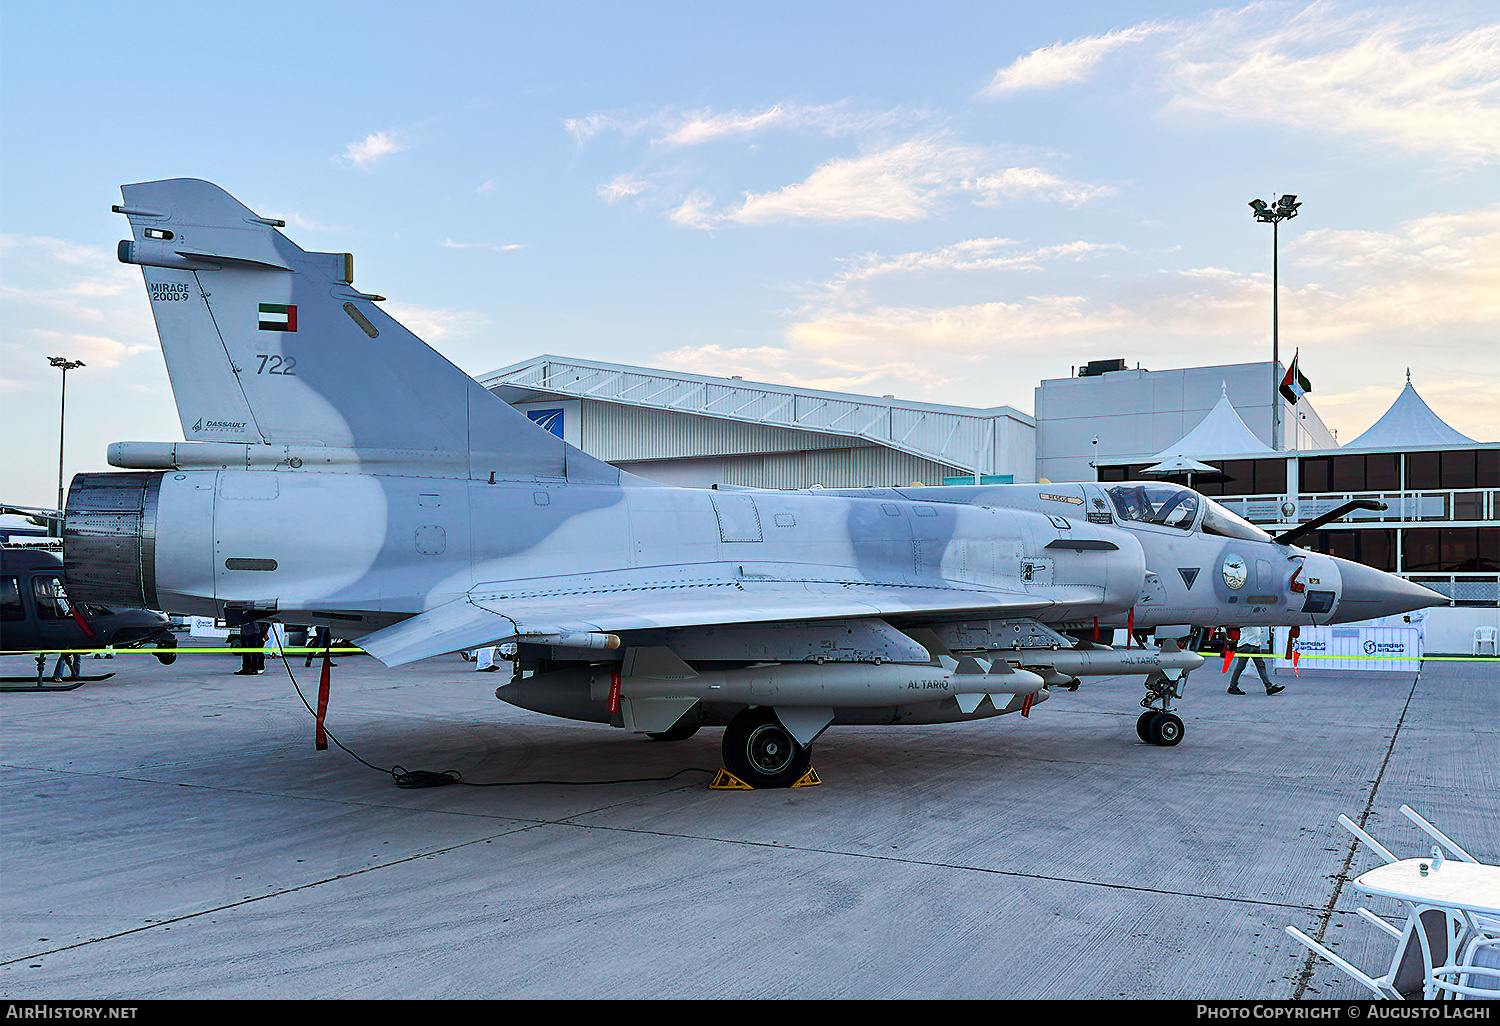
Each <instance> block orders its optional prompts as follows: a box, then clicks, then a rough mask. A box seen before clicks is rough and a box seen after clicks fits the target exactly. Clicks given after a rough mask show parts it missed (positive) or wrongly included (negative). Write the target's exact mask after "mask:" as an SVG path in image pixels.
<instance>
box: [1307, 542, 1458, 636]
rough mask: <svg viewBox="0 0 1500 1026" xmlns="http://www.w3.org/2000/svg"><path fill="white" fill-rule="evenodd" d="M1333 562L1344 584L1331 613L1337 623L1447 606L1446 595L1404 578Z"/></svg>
mask: <svg viewBox="0 0 1500 1026" xmlns="http://www.w3.org/2000/svg"><path fill="white" fill-rule="evenodd" d="M1334 563H1336V564H1337V565H1338V568H1339V576H1340V577H1341V578H1343V582H1344V589H1343V593H1342V597H1341V598H1340V599H1339V604H1338V608H1337V609H1336V610H1335V614H1334V616H1335V619H1337V620H1338V621H1339V622H1340V623H1349V622H1350V621H1352V620H1373V619H1375V618H1377V617H1381V616H1394V615H1395V614H1396V613H1407V612H1410V611H1411V610H1413V609H1424V608H1426V607H1427V606H1446V605H1447V604H1448V598H1447V596H1445V595H1439V594H1438V593H1437V592H1435V591H1433V590H1432V589H1431V588H1424V587H1422V586H1421V585H1420V584H1413V583H1412V582H1411V581H1408V580H1406V579H1405V578H1404V577H1397V576H1396V575H1395V574H1388V573H1386V572H1385V571H1384V570H1376V569H1375V568H1374V567H1369V566H1365V565H1364V564H1363V563H1354V562H1350V561H1349V560H1347V559H1338V558H1335V559H1334Z"/></svg>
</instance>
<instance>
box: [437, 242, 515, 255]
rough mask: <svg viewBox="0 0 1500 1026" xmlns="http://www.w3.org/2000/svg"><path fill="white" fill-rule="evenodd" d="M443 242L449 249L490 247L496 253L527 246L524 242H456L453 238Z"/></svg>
mask: <svg viewBox="0 0 1500 1026" xmlns="http://www.w3.org/2000/svg"><path fill="white" fill-rule="evenodd" d="M442 244H443V245H444V246H446V247H447V248H448V249H488V250H491V251H493V252H495V253H509V252H511V251H512V250H517V249H525V248H526V243H524V242H507V243H496V242H454V241H453V240H452V239H444V240H443V243H442Z"/></svg>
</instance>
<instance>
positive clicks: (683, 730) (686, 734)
mask: <svg viewBox="0 0 1500 1026" xmlns="http://www.w3.org/2000/svg"><path fill="white" fill-rule="evenodd" d="M698 727H699V723H698V721H697V720H693V721H692V722H691V723H684V722H683V721H681V720H679V721H678V722H676V723H674V724H673V725H672V726H670V727H668V728H667V729H666V730H661V731H657V732H656V733H654V734H653V733H651V732H650V731H647V732H646V736H647V737H649V738H650V739H651V740H653V741H686V740H687V739H688V738H690V737H692V736H693V735H694V734H696V733H698Z"/></svg>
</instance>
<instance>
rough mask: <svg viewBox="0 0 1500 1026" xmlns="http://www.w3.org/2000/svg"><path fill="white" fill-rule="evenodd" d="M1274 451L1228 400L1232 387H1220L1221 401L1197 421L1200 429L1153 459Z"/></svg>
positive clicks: (1242, 454)
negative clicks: (1247, 425)
mask: <svg viewBox="0 0 1500 1026" xmlns="http://www.w3.org/2000/svg"><path fill="white" fill-rule="evenodd" d="M1271 451H1272V450H1271V448H1270V447H1269V446H1268V445H1266V443H1265V442H1262V441H1261V440H1260V439H1259V438H1257V437H1256V436H1255V432H1254V431H1251V430H1250V429H1249V428H1248V427H1246V426H1245V422H1244V421H1243V420H1241V419H1240V415H1239V413H1238V412H1236V411H1235V408H1234V404H1233V403H1231V402H1230V401H1229V386H1228V385H1227V384H1221V385H1220V386H1219V401H1218V402H1217V403H1215V404H1214V408H1213V409H1211V410H1209V411H1208V414H1207V415H1206V416H1205V417H1204V418H1203V419H1202V420H1200V421H1199V422H1198V426H1197V427H1195V428H1193V430H1191V431H1189V432H1188V433H1187V434H1185V435H1183V436H1182V437H1181V438H1179V439H1178V440H1177V441H1175V442H1173V443H1172V444H1171V445H1169V446H1167V447H1166V448H1165V449H1163V450H1162V451H1161V452H1159V453H1157V454H1156V455H1155V456H1154V457H1153V459H1157V460H1169V459H1171V458H1172V457H1174V456H1189V457H1194V458H1204V457H1213V456H1245V455H1252V454H1258V453H1269V452H1271Z"/></svg>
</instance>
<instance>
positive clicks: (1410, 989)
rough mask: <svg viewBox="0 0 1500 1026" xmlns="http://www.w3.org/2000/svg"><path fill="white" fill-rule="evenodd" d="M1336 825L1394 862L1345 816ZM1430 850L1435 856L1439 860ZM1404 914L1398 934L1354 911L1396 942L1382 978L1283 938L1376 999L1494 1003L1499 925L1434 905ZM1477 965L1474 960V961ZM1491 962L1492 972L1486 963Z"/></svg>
mask: <svg viewBox="0 0 1500 1026" xmlns="http://www.w3.org/2000/svg"><path fill="white" fill-rule="evenodd" d="M1401 813H1402V815H1404V816H1405V817H1406V818H1407V819H1409V820H1411V821H1412V823H1414V824H1415V825H1416V826H1417V828H1418V829H1419V830H1421V831H1422V832H1423V833H1425V834H1427V835H1428V836H1429V837H1431V838H1432V839H1433V840H1435V841H1437V843H1438V845H1439V847H1440V848H1441V849H1442V850H1443V851H1446V852H1447V853H1448V854H1449V855H1450V856H1451V857H1453V858H1456V859H1459V860H1460V861H1463V862H1478V861H1479V860H1478V859H1476V858H1474V856H1472V855H1470V854H1469V853H1468V852H1466V851H1464V849H1463V848H1461V847H1459V846H1458V844H1457V843H1456V842H1454V841H1453V839H1452V838H1450V837H1449V836H1448V835H1447V834H1444V833H1443V832H1442V831H1441V830H1438V829H1437V828H1436V827H1435V826H1433V825H1432V824H1431V823H1429V822H1427V820H1425V819H1423V818H1422V817H1421V816H1419V815H1417V813H1416V812H1414V811H1412V808H1411V806H1409V805H1403V806H1401ZM1339 824H1340V825H1341V826H1343V827H1344V829H1346V830H1348V831H1349V832H1350V833H1352V834H1353V835H1354V836H1355V837H1356V838H1357V839H1358V840H1360V841H1361V842H1363V843H1364V844H1365V845H1367V846H1368V847H1369V848H1370V849H1372V850H1373V851H1374V852H1375V853H1376V854H1377V855H1378V856H1380V858H1381V859H1383V860H1384V861H1385V862H1388V863H1389V862H1396V861H1398V859H1397V858H1396V856H1395V855H1393V854H1391V852H1390V851H1389V850H1388V849H1387V848H1386V847H1385V846H1384V845H1382V844H1381V843H1380V842H1379V841H1377V840H1375V838H1373V837H1371V836H1370V835H1369V834H1367V833H1366V832H1365V831H1364V830H1361V829H1360V828H1359V827H1358V826H1357V825H1355V823H1354V821H1353V820H1351V819H1350V818H1349V817H1348V816H1340V817H1339ZM1438 854H1439V853H1438V850H1437V849H1434V856H1438ZM1402 904H1403V905H1405V906H1406V910H1407V915H1406V923H1405V926H1404V928H1401V929H1398V928H1397V927H1394V926H1392V925H1391V924H1390V923H1387V922H1386V921H1385V920H1384V919H1381V918H1380V917H1379V916H1377V915H1376V914H1375V913H1373V912H1371V911H1370V910H1369V909H1367V908H1357V909H1355V911H1356V912H1357V913H1358V914H1359V916H1360V917H1361V918H1362V919H1364V920H1365V921H1366V922H1368V923H1370V924H1371V925H1372V926H1374V927H1376V928H1377V929H1379V930H1380V931H1381V932H1382V933H1385V934H1387V935H1388V936H1389V937H1390V938H1391V939H1392V940H1394V941H1395V942H1396V946H1395V948H1394V950H1393V951H1392V952H1391V960H1390V964H1389V966H1388V967H1387V968H1386V971H1385V973H1384V974H1383V975H1381V976H1372V975H1370V974H1369V973H1367V972H1365V971H1364V970H1362V969H1360V968H1359V967H1357V966H1355V965H1354V964H1353V963H1351V962H1349V961H1348V960H1347V959H1344V958H1341V957H1339V956H1338V955H1336V954H1334V953H1333V952H1332V951H1330V950H1329V949H1328V948H1326V947H1324V946H1323V945H1322V944H1319V943H1318V942H1317V941H1315V940H1313V939H1312V938H1311V937H1309V936H1307V934H1305V933H1303V932H1302V931H1301V930H1298V929H1297V928H1295V927H1292V926H1288V927H1287V928H1286V932H1287V934H1288V935H1289V936H1290V937H1292V938H1293V939H1294V940H1296V941H1297V942H1298V943H1300V944H1302V945H1303V946H1304V947H1306V948H1308V949H1309V950H1310V951H1312V952H1313V953H1315V954H1317V955H1319V956H1321V957H1322V958H1324V959H1326V960H1327V961H1329V962H1331V963H1332V964H1333V965H1335V966H1337V967H1338V968H1340V969H1342V970H1343V971H1344V972H1345V973H1347V974H1348V975H1349V976H1351V977H1352V978H1353V979H1354V980H1356V981H1357V982H1359V983H1360V984H1362V985H1364V986H1365V987H1368V988H1369V989H1370V990H1371V991H1372V992H1373V993H1374V994H1375V996H1376V997H1379V998H1386V999H1392V1000H1414V999H1417V998H1423V997H1425V998H1428V999H1431V998H1434V997H1437V996H1439V995H1451V996H1452V997H1454V998H1459V997H1476V996H1477V997H1485V998H1494V997H1495V996H1496V995H1495V991H1496V990H1497V989H1500V922H1497V921H1494V920H1491V919H1489V918H1488V917H1483V916H1475V915H1471V914H1469V913H1467V912H1463V911H1461V910H1458V909H1450V908H1442V907H1437V906H1432V905H1424V906H1418V905H1414V904H1412V903H1411V902H1402ZM1476 958H1477V959H1479V961H1477V962H1476V961H1475V959H1476ZM1491 959H1494V962H1495V967H1496V968H1494V969H1491V967H1490V962H1491Z"/></svg>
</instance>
